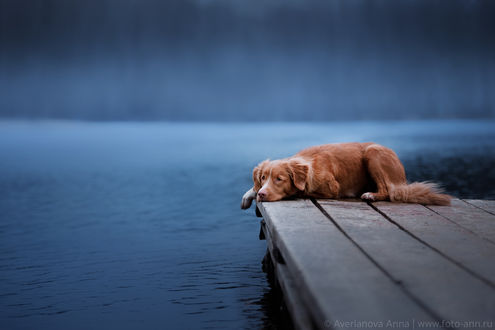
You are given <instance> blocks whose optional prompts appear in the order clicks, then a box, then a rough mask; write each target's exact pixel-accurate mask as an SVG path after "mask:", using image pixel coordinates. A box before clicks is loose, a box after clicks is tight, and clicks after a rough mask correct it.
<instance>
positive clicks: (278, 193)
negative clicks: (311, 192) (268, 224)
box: [253, 158, 309, 202]
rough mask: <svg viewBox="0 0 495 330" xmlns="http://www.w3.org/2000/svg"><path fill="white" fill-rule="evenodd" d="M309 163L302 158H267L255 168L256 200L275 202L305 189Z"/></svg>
mask: <svg viewBox="0 0 495 330" xmlns="http://www.w3.org/2000/svg"><path fill="white" fill-rule="evenodd" d="M308 173H309V163H308V162H307V161H305V160H304V159H301V158H293V159H288V160H285V159H282V160H273V161H270V160H265V161H263V162H261V163H260V164H259V165H258V166H256V167H255V168H254V170H253V181H254V191H256V192H257V195H256V201H258V202H273V201H278V200H281V199H283V198H285V197H290V196H293V195H295V194H296V193H297V192H299V191H304V189H305V187H306V181H307V179H308Z"/></svg>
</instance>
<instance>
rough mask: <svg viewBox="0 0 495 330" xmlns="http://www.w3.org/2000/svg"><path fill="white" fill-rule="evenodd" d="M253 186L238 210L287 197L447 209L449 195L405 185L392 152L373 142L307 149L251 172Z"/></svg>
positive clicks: (422, 184)
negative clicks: (378, 202) (406, 204)
mask: <svg viewBox="0 0 495 330" xmlns="http://www.w3.org/2000/svg"><path fill="white" fill-rule="evenodd" d="M253 181H254V186H253V188H251V189H249V190H248V191H247V192H246V193H245V194H244V196H243V197H242V203H241V208H242V209H247V208H249V207H250V206H251V203H252V201H253V200H254V199H255V198H256V201H257V202H273V201H278V200H281V199H284V198H288V197H314V198H332V199H340V198H355V197H357V196H360V197H361V199H363V200H365V201H370V202H374V201H385V200H389V201H391V202H404V203H418V204H423V205H449V204H450V200H451V196H449V195H446V194H444V193H442V192H441V190H440V189H439V188H438V186H437V185H436V184H434V183H431V182H414V183H411V184H408V182H407V180H406V173H405V170H404V166H403V165H402V163H401V162H400V160H399V157H397V155H396V154H395V152H394V151H393V150H391V149H389V148H387V147H384V146H382V145H379V144H376V143H372V142H370V143H338V144H325V145H321V146H315V147H310V148H307V149H304V150H302V151H300V152H299V153H297V154H296V155H294V156H292V157H289V158H285V159H279V160H272V161H271V160H268V159H267V160H265V161H263V162H261V163H260V164H258V166H256V167H255V168H254V170H253Z"/></svg>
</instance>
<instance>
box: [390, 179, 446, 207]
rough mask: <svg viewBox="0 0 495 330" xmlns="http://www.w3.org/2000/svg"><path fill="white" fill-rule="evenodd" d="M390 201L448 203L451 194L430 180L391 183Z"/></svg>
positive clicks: (424, 203)
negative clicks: (399, 183) (444, 191)
mask: <svg viewBox="0 0 495 330" xmlns="http://www.w3.org/2000/svg"><path fill="white" fill-rule="evenodd" d="M389 193H390V201H391V202H404V203H418V204H423V205H450V200H451V198H452V197H451V196H449V195H447V194H443V193H442V190H441V189H440V188H439V187H438V186H437V185H436V184H435V183H431V182H413V183H411V184H403V185H391V186H390V187H389Z"/></svg>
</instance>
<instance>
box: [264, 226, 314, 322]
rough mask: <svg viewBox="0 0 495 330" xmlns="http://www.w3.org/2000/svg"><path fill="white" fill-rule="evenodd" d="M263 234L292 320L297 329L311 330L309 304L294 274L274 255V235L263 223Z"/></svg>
mask: <svg viewBox="0 0 495 330" xmlns="http://www.w3.org/2000/svg"><path fill="white" fill-rule="evenodd" d="M261 228H262V230H263V234H264V235H265V239H266V242H267V246H268V250H269V252H270V259H271V261H272V264H273V268H274V272H275V274H274V275H275V276H276V277H277V280H278V283H279V285H280V289H281V290H282V292H283V295H284V300H285V304H286V306H287V309H288V310H289V313H290V316H291V318H292V322H293V324H294V326H295V327H296V328H297V329H301V330H306V329H307V330H310V329H313V328H314V327H313V321H312V319H311V313H310V311H309V310H308V308H307V306H306V305H304V303H303V300H302V298H301V294H300V292H299V291H298V290H297V286H296V284H295V281H294V279H293V278H292V275H291V274H290V271H289V269H288V268H287V265H285V264H282V263H279V262H278V260H277V259H276V258H275V257H274V256H275V255H276V252H275V247H274V245H273V239H272V235H271V234H270V230H269V229H268V227H267V226H266V224H264V225H262V227H261Z"/></svg>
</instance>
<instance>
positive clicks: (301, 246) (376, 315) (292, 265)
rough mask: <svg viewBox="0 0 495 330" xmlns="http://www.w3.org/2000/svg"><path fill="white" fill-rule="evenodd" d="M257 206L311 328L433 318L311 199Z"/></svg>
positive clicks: (343, 326) (342, 326)
mask: <svg viewBox="0 0 495 330" xmlns="http://www.w3.org/2000/svg"><path fill="white" fill-rule="evenodd" d="M259 208H260V210H261V212H262V214H263V216H264V219H265V221H266V226H267V227H268V228H269V230H270V234H271V240H272V241H273V244H274V245H275V246H276V247H277V248H278V249H279V251H280V253H281V255H282V257H283V260H284V262H285V264H286V265H287V269H288V270H289V271H290V273H291V275H292V277H293V279H294V284H295V286H296V288H297V290H298V291H299V292H301V293H302V299H303V300H304V304H305V305H306V306H311V308H312V309H311V313H312V318H313V320H314V324H315V326H316V327H318V328H325V327H328V326H329V325H330V326H331V327H334V328H348V327H349V326H348V324H345V323H343V322H389V321H391V322H392V321H394V322H400V321H402V322H404V321H407V322H412V320H413V319H416V320H432V318H431V317H430V316H429V315H428V313H427V312H426V311H425V310H424V309H422V307H420V306H419V305H418V304H417V303H416V302H414V301H413V300H412V299H411V298H410V297H409V296H407V294H406V293H405V292H404V291H403V289H402V288H401V287H400V286H399V285H397V284H396V283H394V282H393V281H392V280H391V279H390V278H389V277H387V276H386V275H385V273H383V272H382V271H381V270H380V269H379V268H378V267H377V266H376V265H375V264H374V263H373V262H372V261H371V260H370V259H368V257H367V256H366V255H365V254H363V252H362V251H361V250H360V249H359V248H358V247H356V245H354V244H353V243H352V241H350V240H349V239H348V238H347V237H346V236H345V235H344V234H343V233H342V232H341V231H340V230H339V229H338V228H337V227H336V226H335V225H334V224H333V223H331V222H330V221H329V220H328V219H327V218H326V217H325V215H323V214H322V213H321V211H320V210H318V209H317V208H316V207H315V206H314V205H313V203H312V202H311V201H309V200H297V201H282V202H271V203H260V205H259ZM339 322H340V323H339Z"/></svg>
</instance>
